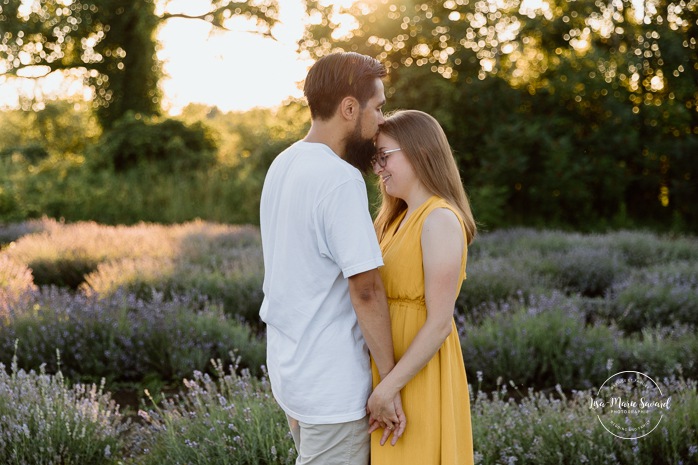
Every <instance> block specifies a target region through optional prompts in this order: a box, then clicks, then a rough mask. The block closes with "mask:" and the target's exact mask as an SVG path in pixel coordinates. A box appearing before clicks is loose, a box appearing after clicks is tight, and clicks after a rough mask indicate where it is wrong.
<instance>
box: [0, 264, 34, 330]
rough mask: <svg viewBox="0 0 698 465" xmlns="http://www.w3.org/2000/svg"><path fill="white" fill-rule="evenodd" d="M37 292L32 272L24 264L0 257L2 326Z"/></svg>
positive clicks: (0, 316) (0, 314)
mask: <svg viewBox="0 0 698 465" xmlns="http://www.w3.org/2000/svg"><path fill="white" fill-rule="evenodd" d="M35 290H36V286H35V285H34V281H33V279H32V275H31V272H30V271H29V269H28V268H27V267H26V265H24V264H22V263H18V262H17V261H16V260H13V259H11V258H10V257H8V256H6V255H0V326H1V323H2V321H3V320H5V319H6V318H9V317H10V313H11V312H14V308H15V307H18V306H21V304H22V303H23V302H24V301H26V299H27V298H28V297H29V294H31V293H32V292H33V291H35Z"/></svg>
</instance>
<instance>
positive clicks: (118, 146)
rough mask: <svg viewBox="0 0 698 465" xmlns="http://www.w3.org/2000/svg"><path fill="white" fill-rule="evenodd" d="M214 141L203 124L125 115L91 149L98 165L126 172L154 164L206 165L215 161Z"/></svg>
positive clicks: (165, 167) (170, 167)
mask: <svg viewBox="0 0 698 465" xmlns="http://www.w3.org/2000/svg"><path fill="white" fill-rule="evenodd" d="M217 148H218V147H217V143H216V141H215V139H214V137H213V135H212V133H211V132H210V130H208V129H207V128H206V127H205V126H204V125H203V124H201V123H194V124H192V125H186V124H185V123H183V122H181V121H178V120H175V119H169V118H165V119H160V118H149V117H143V116H141V115H133V114H130V115H126V116H124V117H123V118H122V119H121V120H119V121H117V122H116V123H115V124H114V126H113V127H112V129H110V130H109V131H108V132H106V133H105V134H104V135H103V136H102V139H100V141H99V143H98V144H97V145H96V147H95V149H94V153H95V155H94V158H95V163H96V166H97V167H98V168H102V167H104V168H108V169H112V170H114V171H115V172H125V171H129V170H132V169H136V168H140V167H143V166H144V165H148V164H156V165H157V167H158V170H160V171H166V172H184V171H188V170H197V169H201V168H208V167H210V166H211V165H213V163H214V162H215V161H216V150H217Z"/></svg>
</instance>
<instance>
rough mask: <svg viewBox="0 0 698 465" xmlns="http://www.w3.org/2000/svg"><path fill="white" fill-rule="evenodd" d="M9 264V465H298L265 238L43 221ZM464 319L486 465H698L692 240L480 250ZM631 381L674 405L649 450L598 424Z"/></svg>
mask: <svg viewBox="0 0 698 465" xmlns="http://www.w3.org/2000/svg"><path fill="white" fill-rule="evenodd" d="M0 247H1V248H0V364H1V366H2V369H0V463H3V464H4V463H7V464H47V465H48V464H124V465H139V464H162V463H167V464H211V465H214V464H286V463H293V460H294V454H293V450H292V441H291V438H290V436H289V435H288V433H287V427H286V424H285V417H284V415H283V413H282V412H281V411H280V410H279V409H278V408H277V407H276V404H275V403H274V401H273V399H272V398H271V395H270V390H269V386H268V384H267V380H266V377H265V373H264V368H263V363H264V350H265V349H264V338H263V327H262V325H261V324H260V322H259V320H258V317H257V310H258V308H259V305H260V303H261V299H262V294H261V282H262V258H261V248H260V243H259V233H258V230H257V229H256V228H254V227H251V226H227V225H221V224H213V223H206V222H192V223H186V224H181V225H175V226H162V225H157V224H139V225H135V226H130V227H126V226H118V227H110V226H103V225H99V224H95V223H75V224H62V223H60V222H56V221H53V220H47V219H44V220H36V221H28V222H24V223H18V224H11V225H6V226H1V227H0ZM456 320H457V324H458V328H459V331H460V336H461V342H462V347H463V355H464V359H465V363H466V371H467V374H468V378H469V382H470V385H471V396H472V409H473V430H474V442H475V450H476V463H480V464H517V465H520V464H560V463H565V464H566V463H589V464H616V463H619V464H672V465H674V464H679V463H683V464H690V463H698V441H696V437H698V395H697V393H696V381H695V380H698V337H697V336H696V334H695V333H696V331H695V329H696V326H697V325H698V240H697V239H695V238H692V237H669V236H659V235H656V234H653V233H649V232H635V231H622V232H613V233H608V234H599V235H583V234H576V233H566V232H558V231H535V230H531V229H511V230H502V231H495V232H491V233H487V234H483V235H482V236H480V237H478V238H477V240H476V242H475V243H474V244H473V245H472V247H471V250H470V254H469V262H468V279H467V281H466V283H465V284H464V286H463V289H462V291H461V293H460V296H459V298H458V301H457V308H456ZM623 370H635V371H639V372H643V373H647V374H648V375H650V376H651V377H652V378H653V379H655V380H656V381H657V382H658V383H659V384H660V386H661V387H662V391H663V392H666V393H667V395H669V396H671V410H670V411H669V413H668V414H667V416H666V419H665V420H664V421H663V422H662V424H661V425H660V427H659V428H657V429H656V430H655V431H653V432H652V433H651V434H648V435H647V436H645V437H642V438H640V439H634V440H623V439H619V438H616V437H614V436H613V435H611V434H609V433H608V431H606V430H605V429H604V428H603V427H602V425H601V424H600V422H599V421H598V419H597V417H596V413H595V412H594V411H592V409H590V407H589V399H590V397H591V396H592V395H593V393H594V392H595V389H598V387H599V386H600V385H601V384H602V383H603V382H604V380H606V379H607V378H608V377H609V376H610V375H612V374H614V373H616V372H619V371H623Z"/></svg>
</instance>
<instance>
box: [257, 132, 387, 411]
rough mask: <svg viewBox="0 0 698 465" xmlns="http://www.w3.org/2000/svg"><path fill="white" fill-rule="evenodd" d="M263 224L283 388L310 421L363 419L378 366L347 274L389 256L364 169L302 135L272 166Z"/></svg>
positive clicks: (273, 351)
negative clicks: (378, 236)
mask: <svg viewBox="0 0 698 465" xmlns="http://www.w3.org/2000/svg"><path fill="white" fill-rule="evenodd" d="M260 225H261V232H262V248H263V251H264V286H263V289H264V302H263V303H262V308H261V310H260V316H261V318H262V320H263V321H264V322H265V323H266V324H267V369H268V371H269V378H270V380H271V386H272V392H273V393H274V397H275V398H276V400H277V402H278V403H279V405H280V406H281V408H282V409H283V410H284V411H285V412H286V413H287V414H288V415H290V416H291V417H293V418H295V419H297V420H299V421H302V422H305V423H309V424H332V423H344V422H348V421H354V420H358V419H360V418H363V417H364V416H365V415H366V401H367V399H368V396H369V394H370V392H371V366H370V360H369V356H368V349H367V347H366V343H365V341H364V338H363V335H362V334H361V330H360V328H359V324H358V322H357V319H356V313H355V312H354V309H353V307H352V304H351V299H350V296H349V282H348V280H347V278H349V277H350V276H352V275H355V274H358V273H362V272H364V271H368V270H372V269H375V268H378V267H380V266H381V265H383V259H382V256H381V251H380V247H379V245H378V241H377V239H376V234H375V230H374V228H373V223H372V221H371V216H370V214H369V211H368V198H367V194H366V184H365V183H364V180H363V178H362V177H361V173H360V172H359V170H357V169H356V168H354V167H353V166H351V165H350V164H349V163H347V162H346V161H344V160H342V159H341V158H340V157H339V156H338V155H337V154H335V153H334V152H333V151H332V150H331V149H330V148H329V147H328V146H326V145H324V144H317V143H309V142H303V141H301V142H297V143H295V144H294V145H292V146H291V147H289V148H288V149H286V150H285V151H284V152H282V153H281V154H280V155H279V156H278V157H277V158H276V159H275V160H274V162H273V163H272V165H271V167H270V168H269V171H268V173H267V176H266V179H265V180H264V188H263V190H262V200H261V207H260Z"/></svg>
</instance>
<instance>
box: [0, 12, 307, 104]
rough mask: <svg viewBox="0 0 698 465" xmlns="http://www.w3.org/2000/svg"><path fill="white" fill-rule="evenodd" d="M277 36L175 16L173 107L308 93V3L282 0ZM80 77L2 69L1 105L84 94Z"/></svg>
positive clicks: (169, 83) (169, 85)
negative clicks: (19, 74)
mask: <svg viewBox="0 0 698 465" xmlns="http://www.w3.org/2000/svg"><path fill="white" fill-rule="evenodd" d="M279 3H280V6H279V16H280V21H281V22H280V24H278V25H277V26H276V27H275V28H274V29H273V31H272V32H273V34H274V36H275V37H276V38H277V40H276V41H275V40H273V39H270V38H265V37H263V36H261V35H258V34H253V33H250V32H246V31H248V30H251V29H252V27H253V24H246V22H245V21H243V20H240V19H238V20H236V19H233V20H231V21H230V23H229V27H230V28H231V29H232V31H230V32H228V31H221V30H214V29H213V28H212V27H211V26H210V25H209V24H207V23H205V22H204V21H199V20H187V19H179V18H173V19H170V20H168V22H167V23H165V24H164V26H163V27H162V28H161V30H160V33H159V36H158V38H159V40H160V43H161V46H162V48H161V50H160V51H159V52H158V56H159V57H160V59H161V60H163V63H164V71H165V73H166V74H167V75H168V77H166V78H165V79H163V80H162V81H161V86H162V89H163V91H164V94H165V107H166V109H167V110H168V111H169V112H170V113H172V114H176V113H178V112H180V111H181V109H182V108H183V107H184V106H186V105H187V104H188V103H192V102H193V103H203V104H207V105H216V106H218V107H219V108H220V109H222V110H224V111H230V110H248V109H250V108H253V107H273V106H276V105H278V104H280V103H281V102H282V101H283V100H284V99H286V98H287V97H289V96H294V97H300V96H302V91H301V90H300V89H299V82H300V81H302V80H303V79H304V78H305V74H306V72H307V70H308V67H309V66H310V65H311V64H312V61H310V60H309V59H307V58H306V59H302V58H301V57H300V56H299V55H298V54H297V53H296V48H297V46H296V44H297V42H298V39H300V37H301V35H302V32H303V21H304V20H303V17H304V6H303V4H302V2H301V1H299V0H279ZM207 4H208V5H209V6H210V2H207V1H206V0H172V1H171V2H170V4H169V10H170V11H171V12H182V13H187V14H201V13H202V12H203V11H205V8H206V6H207ZM80 82H81V80H80V79H79V77H77V76H76V77H73V78H72V79H64V78H61V77H60V75H58V74H57V73H54V74H52V75H51V76H50V77H48V78H45V79H41V80H34V79H26V80H18V79H14V80H9V79H7V78H3V77H1V76H0V106H16V105H17V102H18V100H17V95H18V92H22V93H23V94H25V95H46V96H49V97H50V96H51V95H53V94H56V93H60V94H64V95H66V94H80V93H84V89H83V88H82V86H81V84H80Z"/></svg>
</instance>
